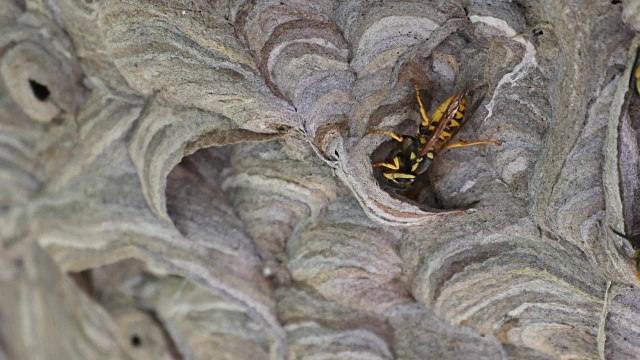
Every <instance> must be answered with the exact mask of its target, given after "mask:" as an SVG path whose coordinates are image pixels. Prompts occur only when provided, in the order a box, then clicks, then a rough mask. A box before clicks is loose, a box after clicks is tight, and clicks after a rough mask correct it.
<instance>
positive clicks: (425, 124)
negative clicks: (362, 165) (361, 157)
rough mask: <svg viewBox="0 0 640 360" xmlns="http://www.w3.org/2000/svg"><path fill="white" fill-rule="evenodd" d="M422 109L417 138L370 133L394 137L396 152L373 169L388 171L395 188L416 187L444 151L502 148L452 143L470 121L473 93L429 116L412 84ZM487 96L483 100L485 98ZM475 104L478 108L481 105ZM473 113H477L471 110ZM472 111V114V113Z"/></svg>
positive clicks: (455, 98)
mask: <svg viewBox="0 0 640 360" xmlns="http://www.w3.org/2000/svg"><path fill="white" fill-rule="evenodd" d="M411 82H412V84H413V87H414V89H415V92H416V98H417V99H418V105H419V106H420V115H421V117H422V122H421V123H420V124H419V126H418V129H417V134H416V136H410V135H397V134H396V133H394V132H391V131H381V130H370V131H369V133H375V134H384V135H389V136H391V137H392V138H393V139H394V140H396V141H397V142H398V143H397V145H396V146H395V147H394V148H393V150H392V151H391V153H390V154H389V156H388V157H387V159H386V160H385V161H384V162H379V163H374V164H373V167H374V168H376V167H384V168H386V169H385V170H384V171H383V172H382V175H383V176H384V177H385V178H386V179H387V181H388V182H389V184H391V185H392V186H394V187H396V188H400V189H407V188H408V187H409V186H411V184H413V183H414V181H415V179H416V176H417V175H419V174H422V173H424V172H425V171H426V170H427V169H428V168H429V166H430V165H431V163H432V162H433V160H434V159H435V157H436V156H438V154H440V153H441V152H442V151H443V150H445V149H451V148H456V147H463V146H472V145H486V144H494V145H498V146H499V145H500V142H499V141H496V140H486V141H458V142H454V143H451V140H452V139H453V138H454V137H455V135H456V134H457V133H458V131H459V130H460V128H461V127H462V125H464V122H465V120H466V118H467V114H468V113H469V111H468V105H469V104H468V98H470V97H471V96H473V95H474V94H473V92H471V91H467V90H466V89H465V90H463V91H459V92H457V93H456V94H454V95H453V96H451V97H449V98H448V99H446V100H445V101H444V102H443V103H442V104H440V106H439V107H438V108H437V109H436V111H435V112H434V113H433V115H432V116H431V120H430V119H429V117H428V116H427V112H426V110H425V108H424V105H423V104H422V99H421V98H420V90H419V89H418V84H417V83H416V82H415V80H411ZM483 97H484V95H483V96H482V98H483ZM482 98H480V99H479V101H478V100H477V101H475V102H474V104H475V107H477V105H479V103H480V102H481V101H482ZM472 110H475V108H474V109H472ZM472 112H473V111H471V113H472Z"/></svg>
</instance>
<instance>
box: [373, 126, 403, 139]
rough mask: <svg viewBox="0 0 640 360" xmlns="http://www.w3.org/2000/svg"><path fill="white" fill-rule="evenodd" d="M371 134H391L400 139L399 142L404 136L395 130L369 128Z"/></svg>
mask: <svg viewBox="0 0 640 360" xmlns="http://www.w3.org/2000/svg"><path fill="white" fill-rule="evenodd" d="M369 134H382V135H389V136H391V137H392V138H394V139H396V140H398V141H399V142H402V139H403V137H402V136H400V135H397V134H396V133H394V132H391V131H382V130H376V129H371V130H369Z"/></svg>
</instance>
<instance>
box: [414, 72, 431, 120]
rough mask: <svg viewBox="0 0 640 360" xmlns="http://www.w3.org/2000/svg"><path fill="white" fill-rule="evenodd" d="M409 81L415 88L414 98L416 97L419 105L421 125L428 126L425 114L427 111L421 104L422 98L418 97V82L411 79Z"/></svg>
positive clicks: (427, 118)
mask: <svg viewBox="0 0 640 360" xmlns="http://www.w3.org/2000/svg"><path fill="white" fill-rule="evenodd" d="M411 83H412V84H413V88H414V89H415V90H416V98H417V99H418V105H420V115H422V126H429V123H430V121H429V117H428V116H427V111H426V110H425V109H424V105H422V99H420V89H418V83H417V82H416V81H415V80H414V79H411Z"/></svg>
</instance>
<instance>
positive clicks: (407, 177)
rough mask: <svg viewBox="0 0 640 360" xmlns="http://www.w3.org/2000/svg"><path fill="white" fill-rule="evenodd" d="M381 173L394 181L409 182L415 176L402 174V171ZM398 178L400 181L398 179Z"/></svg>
mask: <svg viewBox="0 0 640 360" xmlns="http://www.w3.org/2000/svg"><path fill="white" fill-rule="evenodd" d="M382 175H384V177H386V178H387V179H389V180H391V181H393V182H395V183H401V182H402V183H411V182H413V181H414V180H415V178H416V176H415V175H413V174H403V173H392V172H385V173H382ZM398 180H400V181H398Z"/></svg>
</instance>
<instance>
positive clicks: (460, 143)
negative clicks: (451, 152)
mask: <svg viewBox="0 0 640 360" xmlns="http://www.w3.org/2000/svg"><path fill="white" fill-rule="evenodd" d="M491 144H493V145H498V146H500V145H502V143H501V142H500V141H497V140H481V141H458V142H454V143H451V144H448V145H447V146H445V147H446V148H447V149H451V148H457V147H463V146H473V145H491Z"/></svg>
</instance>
